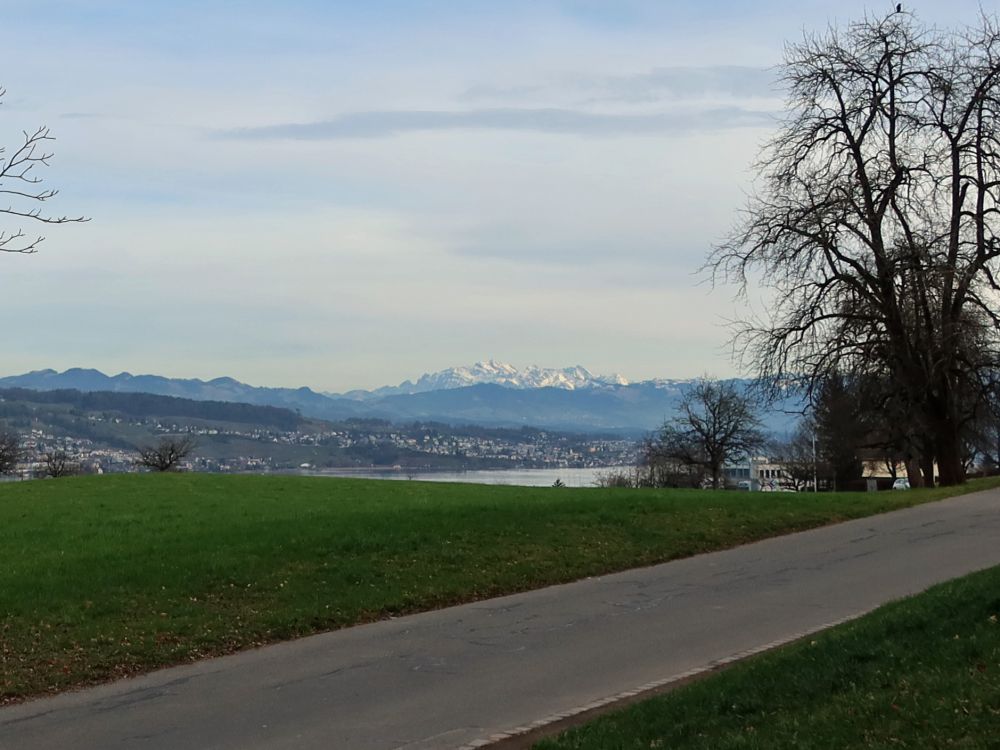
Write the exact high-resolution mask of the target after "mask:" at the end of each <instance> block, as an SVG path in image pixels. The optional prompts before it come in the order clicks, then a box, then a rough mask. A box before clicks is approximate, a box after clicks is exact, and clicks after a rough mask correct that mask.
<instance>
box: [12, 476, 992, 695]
mask: <svg viewBox="0 0 1000 750" xmlns="http://www.w3.org/2000/svg"><path fill="white" fill-rule="evenodd" d="M985 486H986V485H984V484H979V485H975V484H973V485H970V486H969V487H967V488H966V489H973V488H982V487H985ZM954 492H955V490H941V489H936V490H914V491H911V492H894V493H893V492H883V493H878V494H864V493H859V494H819V495H811V494H803V495H797V494H790V493H754V494H749V493H738V492H709V491H697V490H690V491H684V490H680V491H678V490H662V491H659V490H649V491H645V490H643V491H640V490H621V489H597V488H586V489H569V488H547V487H546V488H523V487H505V486H480V485H455V484H443V483H442V484H435V483H428V482H384V481H382V482H379V481H367V480H350V479H326V478H301V477H261V476H221V475H211V474H174V475H149V474H145V475H118V476H104V477H81V478H68V479H56V480H45V481H33V482H22V483H5V484H0V703H2V702H9V701H12V700H17V699H20V698H23V697H27V696H32V695H37V694H41V693H45V692H53V691H57V690H61V689H65V688H68V687H71V686H78V685H83V684H87V683H92V682H98V681H104V680H108V679H111V678H115V677H120V676H124V675H127V674H133V673H136V672H141V671H146V670H150V669H153V668H156V667H159V666H164V665H168V664H173V663H178V662H182V661H186V660H190V659H197V658H201V657H205V656H211V655H218V654H223V653H228V652H232V651H236V650H239V649H243V648H248V647H252V646H255V645H260V644H263V643H268V642H272V641H276V640H280V639H286V638H291V637H295V636H299V635H304V634H307V633H313V632H317V631H321V630H327V629H332V628H339V627H344V626H347V625H353V624H356V623H361V622H367V621H371V620H375V619H379V618H384V617H387V616H390V615H398V614H403V613H408V612H415V611H419V610H426V609H431V608H436V607H442V606H446V605H449V604H454V603H457V602H463V601H470V600H474V599H481V598H485V597H490V596H496V595H499V594H504V593H510V592H514V591H520V590H525V589H530V588H536V587H540V586H545V585H548V584H553V583H557V582H564V581H569V580H573V579H577V578H581V577H585V576H588V575H595V574H599V573H606V572H610V571H616V570H622V569H625V568H629V567H636V566H641V565H647V564H651V563H656V562H662V561H665V560H670V559H673V558H677V557H683V556H687V555H692V554H696V553H699V552H704V551H708V550H713V549H720V548H724V547H729V546H733V545H736V544H740V543H742V542H747V541H751V540H754V539H760V538H763V537H766V536H773V535H776V534H781V533H785V532H788V531H794V530H798V529H804V528H809V527H814V526H818V525H821V524H825V523H830V522H834V521H839V520H844V519H848V518H854V517H859V516H863V515H869V514H872V513H877V512H882V511H887V510H892V509H895V508H900V507H904V506H906V505H911V504H914V503H918V502H925V501H927V500H931V499H937V498H940V497H944V496H946V495H947V494H954Z"/></svg>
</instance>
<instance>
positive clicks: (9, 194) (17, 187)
mask: <svg viewBox="0 0 1000 750" xmlns="http://www.w3.org/2000/svg"><path fill="white" fill-rule="evenodd" d="M5 93H6V91H5V90H4V89H3V88H0V98H2V97H3V95H4V94H5ZM22 135H23V137H24V141H23V143H21V145H19V146H18V147H16V148H14V149H13V150H12V151H11V152H10V155H9V156H8V155H7V148H6V147H4V146H0V200H2V201H3V202H0V213H3V214H8V215H10V216H14V217H17V218H18V219H22V220H28V221H29V222H39V223H42V224H66V223H69V222H80V221H88V219H86V218H85V217H83V216H77V217H70V216H52V215H49V214H46V213H43V211H42V206H41V204H43V203H45V202H47V201H49V200H51V199H52V198H55V197H56V195H57V194H58V193H59V191H58V190H53V189H52V188H45V187H42V182H43V178H42V177H41V176H39V174H38V172H37V170H36V168H37V167H40V166H41V167H47V166H49V161H50V160H51V159H52V156H53V154H52V152H50V151H49V150H48V146H49V143H50V142H51V141H54V140H55V138H54V137H53V136H52V135H51V134H50V132H49V129H48V128H47V127H45V126H40V127H38V128H35V129H34V130H32V131H28V130H24V131H22ZM4 204H6V205H4ZM44 240H45V238H44V237H43V236H41V235H36V236H34V237H32V236H29V235H28V234H26V233H25V232H24V230H23V229H21V228H17V229H13V230H0V252H5V253H34V252H36V251H37V249H38V245H39V244H41V243H42V242H43V241H44Z"/></svg>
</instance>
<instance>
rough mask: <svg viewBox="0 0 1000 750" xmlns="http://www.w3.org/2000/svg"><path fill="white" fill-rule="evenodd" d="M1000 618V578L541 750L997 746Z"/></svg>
mask: <svg viewBox="0 0 1000 750" xmlns="http://www.w3.org/2000/svg"><path fill="white" fill-rule="evenodd" d="M998 620H1000V568H993V569H991V570H988V571H985V572H981V573H976V574H973V575H971V576H968V577H965V578H961V579H958V580H957V581H951V582H949V583H946V584H942V585H940V586H937V587H935V588H932V589H930V590H928V591H927V592H924V593H923V594H920V595H919V596H916V597H913V598H911V599H906V600H903V601H900V602H896V603H893V604H890V605H887V606H885V607H882V608H880V609H878V610H876V611H875V612H873V613H871V614H869V615H867V616H866V617H864V618H862V619H860V620H857V621H855V622H852V623H849V624H847V625H843V626H840V627H838V628H834V629H832V630H830V631H827V632H825V633H823V634H820V635H817V636H815V637H814V638H811V639H807V640H804V641H800V642H799V643H796V644H794V645H792V646H788V647H785V648H781V649H779V650H777V651H775V652H772V653H770V654H767V655H764V656H760V657H756V658H753V659H750V660H748V661H746V662H743V663H740V664H738V665H736V666H734V667H732V668H730V669H728V670H726V671H724V672H721V673H719V674H716V675H713V676H711V677H708V678H706V679H703V680H701V681H698V682H695V683H692V684H690V685H688V686H686V687H682V688H679V689H678V690H676V691H674V692H672V693H668V694H666V695H663V696H660V697H657V698H652V699H649V700H647V701H644V702H641V703H638V704H636V705H635V706H632V707H631V708H629V709H626V710H623V711H620V712H617V713H613V714H609V715H608V716H605V717H603V718H601V719H598V720H596V721H594V722H592V723H590V724H587V725H585V726H583V727H580V728H578V729H573V730H570V731H569V732H566V733H565V734H563V735H561V736H559V737H558V738H555V739H551V740H545V741H542V742H540V743H538V744H536V745H535V746H534V748H535V750H639V748H642V750H649V749H650V748H664V749H666V748H671V750H736V749H737V748H739V749H740V750H744V749H746V748H754V749H755V750H766V749H770V748H774V749H775V750H777V749H778V748H782V749H783V748H797V749H798V750H820V749H821V748H822V749H824V750H835V749H836V750H840V748H945V747H948V748H1000V622H998Z"/></svg>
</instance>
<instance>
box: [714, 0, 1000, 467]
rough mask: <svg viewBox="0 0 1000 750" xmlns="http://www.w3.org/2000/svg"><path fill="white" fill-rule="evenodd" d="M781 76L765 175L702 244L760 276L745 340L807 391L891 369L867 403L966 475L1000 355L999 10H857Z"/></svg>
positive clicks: (763, 365)
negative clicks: (710, 243)
mask: <svg viewBox="0 0 1000 750" xmlns="http://www.w3.org/2000/svg"><path fill="white" fill-rule="evenodd" d="M783 80H784V83H785V85H786V87H787V91H788V99H787V113H786V116H785V118H784V121H783V123H782V125H781V127H780V129H779V131H778V132H777V134H776V135H775V136H774V137H773V139H772V140H771V141H770V143H769V144H768V145H767V146H766V147H765V149H764V151H763V153H762V156H761V159H760V163H759V165H758V168H759V173H760V174H761V182H760V185H759V189H758V190H757V192H756V193H755V194H754V195H753V196H752V197H751V199H750V201H749V204H748V206H747V207H746V210H745V212H744V213H743V216H742V219H741V221H740V223H739V225H738V227H737V229H736V230H735V231H734V232H733V234H732V235H731V236H730V237H729V239H728V240H727V241H725V242H724V243H723V244H721V245H720V246H719V247H717V248H715V250H714V251H713V252H712V253H711V255H710V258H709V260H708V269H709V271H710V273H711V275H712V276H713V278H714V279H715V280H717V281H730V282H732V281H735V282H736V283H737V284H738V285H739V286H740V289H741V290H742V291H743V292H746V291H747V290H748V289H749V288H750V287H751V286H756V285H762V286H764V287H768V288H770V292H771V294H770V298H771V300H772V302H771V303H770V310H769V313H768V314H766V315H765V316H763V317H760V318H757V319H753V320H750V321H748V322H747V323H746V324H744V325H741V326H740V327H739V330H738V331H737V334H736V335H737V340H738V346H739V350H740V351H741V352H742V354H743V355H744V357H745V358H746V361H748V362H750V363H752V366H753V367H754V368H755V369H756V370H757V374H758V375H760V376H761V378H762V379H763V380H765V381H769V382H772V383H782V384H787V383H788V382H789V381H798V382H799V383H801V384H802V386H803V387H804V388H805V390H806V392H807V393H809V394H810V395H811V396H815V395H816V393H817V392H818V391H819V389H820V388H821V387H822V384H823V383H824V382H825V381H826V380H827V379H828V378H830V377H831V376H836V375H840V374H847V375H850V376H852V377H863V378H865V379H867V380H868V381H870V382H881V383H883V384H885V388H884V389H883V390H882V392H881V393H880V394H878V397H877V398H876V399H874V400H873V402H872V404H871V405H870V406H871V408H875V409H877V408H882V407H884V406H886V405H887V404H890V403H891V404H892V407H893V412H894V413H902V414H905V415H906V419H907V420H908V421H909V423H910V430H909V431H910V432H913V433H919V434H921V435H925V436H930V441H929V442H930V445H929V446H922V447H921V448H920V449H921V450H923V451H924V452H927V451H930V452H931V453H932V454H933V455H932V456H931V457H929V458H931V459H933V460H936V461H937V464H938V470H939V473H940V478H941V482H942V483H943V484H953V483H957V482H961V481H963V479H964V473H963V467H962V460H961V455H962V435H963V431H964V430H965V429H966V426H967V425H968V423H969V422H970V420H972V419H974V417H975V415H976V414H977V413H979V412H980V411H981V408H980V403H981V402H982V401H983V400H984V399H986V398H988V396H989V395H990V393H992V392H993V390H994V388H995V379H996V373H997V371H998V363H1000V308H998V305H997V299H998V293H1000V283H998V278H997V277H998V273H1000V240H998V238H997V233H996V230H997V226H998V223H1000V204H998V198H1000V28H998V24H997V22H996V21H995V20H994V19H992V18H990V17H987V16H983V18H982V19H981V22H980V24H979V25H978V26H977V27H975V28H964V29H958V30H952V31H948V30H939V29H935V28H929V27H927V26H924V25H922V24H921V23H920V22H919V21H918V19H917V18H916V17H915V16H914V15H912V14H910V13H906V12H896V13H891V14H889V15H886V16H883V17H876V18H866V19H864V20H862V21H859V22H856V23H853V24H851V25H850V26H848V27H847V28H846V29H843V30H837V29H833V30H830V31H828V32H826V33H824V34H816V35H810V36H807V37H806V38H804V39H803V41H801V42H800V43H798V44H792V45H790V46H789V47H788V48H787V52H786V60H785V64H784V67H783ZM923 458H924V459H927V458H928V456H926V455H925V456H923Z"/></svg>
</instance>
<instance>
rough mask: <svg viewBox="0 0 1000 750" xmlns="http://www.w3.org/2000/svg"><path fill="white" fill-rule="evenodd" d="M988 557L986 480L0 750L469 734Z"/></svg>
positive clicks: (994, 531)
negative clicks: (936, 497)
mask: <svg viewBox="0 0 1000 750" xmlns="http://www.w3.org/2000/svg"><path fill="white" fill-rule="evenodd" d="M802 501H803V502H808V501H809V498H808V496H803V498H802ZM998 564H1000V491H990V492H982V493H977V494H974V495H966V496H964V497H959V498H955V499H951V500H947V501H944V502H940V503H934V504H930V505H923V506H920V507H916V508H911V509H908V510H903V511H897V512H894V513H889V514H885V515H881V516H874V517H871V518H866V519H861V520H857V521H851V522H848V523H843V524H839V525H836V526H829V527H825V528H822V529H815V530H813V531H807V532H803V533H799V534H793V535H791V536H786V537H780V538H777V539H770V540H767V541H763V542H758V543H756V544H750V545H746V546H744V547H739V548H737V549H733V550H727V551H724V552H717V553H712V554H707V555H701V556H698V557H693V558H689V559H686V560H679V561H676V562H672V563H667V564H664V565H658V566H655V567H651V568H644V569H640V570H633V571H627V572H625V573H620V574H615V575H609V576H603V577H600V578H592V579H587V580H584V581H579V582H577V583H572V584H567V585H564V586H555V587H552V588H548V589H542V590H539V591H533V592H529V593H526V594H518V595H515V596H508V597H503V598H500V599H493V600H489V601H484V602H479V603H475V604H468V605H464V606H460V607H452V608H450V609H446V610H441V611H437V612H428V613H425V614H420V615H414V616H411V617H405V618H399V619H396V620H390V621H386V622H380V623H376V624H373V625H365V626H361V627H356V628H350V629H347V630H342V631H339V632H334V633H327V634H323V635H318V636H313V637H310V638H303V639H301V640H298V641H293V642H289V643H282V644H278V645H275V646H270V647H267V648H262V649H259V650H256V651H250V652H245V653H242V654H237V655H234V656H230V657H224V658H220V659H214V660H210V661H205V662H200V663H197V664H191V665H186V666H182V667H176V668H172V669H165V670H161V671H159V672H155V673H153V674H149V675H146V676H144V677H139V678H136V679H131V680H125V681H122V682H117V683H113V684H110V685H105V686H102V687H98V688H94V689H88V690H84V691H80V692H76V693H68V694H63V695H59V696H56V697H54V698H46V699H42V700H37V701H33V702H29V703H26V704H23V705H19V706H12V707H8V708H5V709H2V710H0V748H3V750H29V749H34V748H38V749H40V750H41V749H47V748H52V749H53V750H56V749H58V750H63V749H64V748H75V749H76V750H87V749H89V748H93V749H95V750H97V749H98V748H99V749H100V750H115V749H117V748H143V749H144V750H145V749H147V748H149V749H157V750H159V749H163V750H168V749H169V750H176V749H177V748H233V749H234V750H235V749H237V748H239V749H240V750H248V749H251V748H296V749H297V750H301V749H307V748H323V749H324V750H330V749H331V748H338V749H339V748H343V749H345V750H369V749H371V750H375V749H379V750H381V749H383V748H407V750H417V749H420V750H424V749H427V748H457V747H461V746H464V745H475V744H477V743H478V742H480V741H482V740H484V739H487V738H489V737H491V736H495V735H496V734H497V733H499V732H503V731H507V730H511V729H513V728H515V727H525V726H527V725H529V724H531V723H532V722H538V721H547V720H552V719H553V718H555V717H556V716H557V715H559V714H563V713H566V712H574V711H578V710H580V709H581V707H585V706H588V705H592V704H593V703H594V702H595V701H601V700H604V699H608V698H610V697H612V696H615V695H619V694H621V693H624V692H627V691H631V690H634V689H636V688H639V687H642V686H648V685H650V684H653V683H657V682H660V681H663V680H668V679H670V678H673V677H677V676H678V675H682V674H684V673H687V672H690V671H692V670H699V669H704V668H706V667H708V666H710V665H712V664H713V663H717V662H719V661H722V660H726V659H729V658H732V657H733V656H734V655H739V654H742V653H746V652H748V651H752V650H755V649H760V648H762V647H764V646H766V645H768V644H773V643H775V642H783V641H786V640H789V639H792V638H795V637H797V636H800V635H802V634H804V633H807V632H811V631H814V630H817V629H819V628H822V627H823V626H825V625H828V624H830V623H832V622H835V621H840V620H843V619H845V618H850V617H853V616H856V615H858V614H861V613H863V612H866V611H868V610H870V609H873V608H874V607H876V606H878V605H879V604H882V603H883V602H886V601H889V600H892V599H896V598H899V597H902V596H905V595H908V594H912V593H916V592H918V591H921V590H923V589H925V588H927V587H928V586H930V585H932V584H934V583H937V582H940V581H944V580H947V579H949V578H953V577H956V576H960V575H963V574H965V573H968V572H971V571H974V570H978V569H981V568H986V567H990V566H993V565H998Z"/></svg>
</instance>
